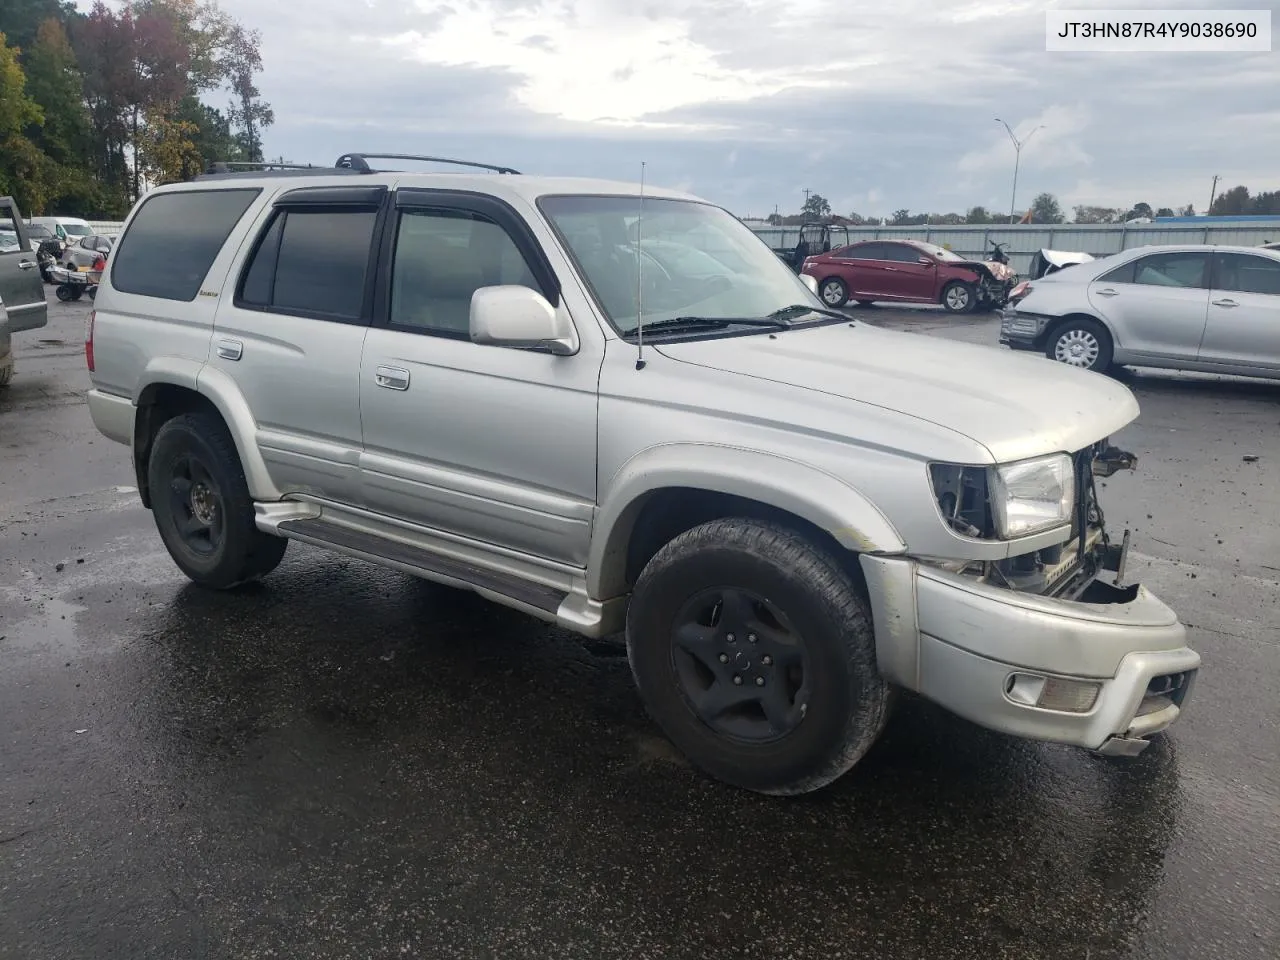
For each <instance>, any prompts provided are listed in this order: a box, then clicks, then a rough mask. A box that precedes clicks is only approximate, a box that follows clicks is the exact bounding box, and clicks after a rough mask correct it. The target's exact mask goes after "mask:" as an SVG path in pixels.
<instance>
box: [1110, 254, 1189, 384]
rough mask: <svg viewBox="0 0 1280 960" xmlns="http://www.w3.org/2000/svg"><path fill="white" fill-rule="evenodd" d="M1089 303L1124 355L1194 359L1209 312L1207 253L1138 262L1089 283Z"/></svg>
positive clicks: (1156, 256) (1159, 256)
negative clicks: (1108, 326)
mask: <svg viewBox="0 0 1280 960" xmlns="http://www.w3.org/2000/svg"><path fill="white" fill-rule="evenodd" d="M1089 302H1090V304H1092V305H1093V307H1094V309H1095V310H1097V311H1098V313H1099V314H1101V316H1102V317H1103V319H1104V320H1106V321H1107V322H1108V324H1109V325H1110V327H1111V330H1112V333H1113V334H1114V335H1115V339H1116V348H1117V350H1118V351H1120V352H1122V353H1123V354H1124V355H1125V356H1132V357H1134V358H1135V360H1137V359H1141V358H1142V357H1150V358H1151V359H1155V360H1173V361H1177V360H1195V359H1196V357H1197V356H1198V354H1199V352H1200V341H1201V340H1202V339H1203V338H1204V332H1205V322H1206V320H1207V317H1208V313H1209V254H1208V253H1207V252H1204V251H1200V250H1176V251H1172V252H1170V253H1153V254H1148V255H1147V256H1145V257H1138V258H1137V259H1136V260H1131V261H1129V262H1128V263H1125V264H1122V265H1121V266H1119V267H1117V268H1116V269H1114V270H1111V271H1109V272H1107V273H1104V274H1103V275H1102V276H1100V277H1098V278H1097V279H1096V280H1094V281H1093V282H1092V283H1090V284H1089Z"/></svg>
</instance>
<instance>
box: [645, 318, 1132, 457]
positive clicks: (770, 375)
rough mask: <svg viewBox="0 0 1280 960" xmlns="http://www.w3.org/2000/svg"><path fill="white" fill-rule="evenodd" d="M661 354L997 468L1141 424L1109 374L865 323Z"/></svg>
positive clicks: (667, 347)
mask: <svg viewBox="0 0 1280 960" xmlns="http://www.w3.org/2000/svg"><path fill="white" fill-rule="evenodd" d="M655 346H657V345H655ZM657 349H659V350H660V351H661V352H662V353H663V354H664V355H665V356H668V357H671V358H672V359H674V360H679V361H682V362H684V363H690V364H695V365H698V366H702V367H708V368H711V369H715V370H720V371H724V372H727V373H733V374H739V375H741V376H745V377H755V378H757V379H760V380H767V381H770V382H773V383H780V384H786V385H789V386H792V387H795V388H797V389H799V390H808V391H813V392H815V393H821V394H826V395H830V396H835V397H843V398H845V399H847V400H850V401H854V402H856V403H860V404H869V405H872V406H875V407H878V408H881V409H884V410H889V411H893V412H896V413H900V414H903V415H905V416H908V417H913V418H916V419H918V420H924V421H928V422H929V423H932V424H935V425H937V426H940V427H943V428H945V429H948V430H951V431H953V432H955V433H958V434H960V435H962V436H964V437H966V438H968V439H969V440H971V441H973V442H976V443H978V444H980V445H981V446H983V447H985V448H986V449H987V450H988V451H989V452H990V454H991V458H992V460H993V461H995V462H1008V461H1011V460H1022V459H1024V458H1026V457H1034V456H1038V455H1041V454H1046V453H1056V452H1059V451H1062V452H1074V451H1076V450H1080V449H1082V448H1084V447H1086V446H1088V445H1089V444H1092V443H1095V442H1097V441H1099V440H1102V439H1104V438H1106V437H1107V436H1109V435H1110V434H1111V433H1112V432H1114V431H1116V430H1119V429H1120V428H1121V427H1123V426H1124V425H1125V424H1127V423H1129V422H1130V421H1132V420H1133V419H1134V418H1135V417H1137V415H1138V402H1137V400H1136V399H1135V398H1134V396H1133V394H1132V393H1131V392H1130V391H1129V389H1128V388H1127V387H1125V386H1123V385H1122V384H1119V383H1116V382H1115V381H1114V380H1111V379H1110V378H1108V377H1104V376H1102V375H1101V374H1096V373H1089V372H1087V371H1083V370H1077V369H1075V368H1073V367H1068V366H1066V365H1065V364H1060V363H1055V362H1053V361H1051V360H1047V359H1045V358H1043V357H1038V356H1034V355H1028V354H1021V353H1013V352H1012V351H1008V350H1001V349H996V348H992V347H985V346H978V345H975V344H967V343H957V342H955V341H952V340H942V339H938V338H936V337H930V336H924V335H921V334H915V333H899V332H897V331H892V330H882V329H879V328H877V327H871V326H867V325H866V324H863V323H858V324H833V325H830V326H824V327H816V328H814V329H810V330H803V329H802V330H791V331H788V332H786V333H779V334H778V335H777V337H776V338H772V339H771V338H770V337H767V336H746V337H731V338H726V339H712V340H701V341H694V342H689V343H663V344H661V345H660V346H657ZM851 426H852V427H853V429H852V430H851V431H850V433H851V435H855V436H856V424H851Z"/></svg>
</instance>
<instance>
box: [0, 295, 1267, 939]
mask: <svg viewBox="0 0 1280 960" xmlns="http://www.w3.org/2000/svg"><path fill="white" fill-rule="evenodd" d="M86 313H87V308H86V307H83V306H81V305H69V306H67V305H56V304H55V305H54V307H53V310H52V320H51V323H50V325H49V326H48V327H46V328H45V329H43V330H40V331H34V332H31V333H26V334H20V335H18V336H17V337H15V341H16V348H17V351H18V361H17V362H18V367H17V376H16V378H15V380H14V383H13V385H12V387H11V389H10V390H9V391H8V392H7V393H0V957H3V958H10V957H12V958H24V960H25V958H40V960H45V958H108V957H111V958H114V957H128V958H142V957H157V958H159V957H165V958H169V957H183V958H186V957H210V958H223V957H228V958H229V957H237V958H238V957H324V958H329V957H334V958H337V957H351V958H372V957H401V956H412V957H477V958H479V957H494V958H507V957H511V958H525V957H529V958H534V957H537V958H542V957H546V958H556V960H567V958H578V957H581V958H612V957H627V958H640V957H644V958H647V957H663V958H686V957H688V958H704V957H705V958H712V957H714V958H719V957H797V958H798V957H821V958H837V957H876V958H881V957H884V958H898V957H902V958H921V960H925V958H928V960H934V958H951V957H955V958H982V960H988V958H1010V960H1013V958H1018V960H1021V958H1080V960H1084V958H1089V960H1102V958H1118V957H1125V958H1174V957H1196V958H1232V960H1237V958H1259V960H1262V958H1272V960H1273V958H1275V957H1277V956H1280V835H1278V830H1280V757H1278V756H1277V754H1278V752H1280V697H1278V696H1277V689H1278V687H1280V582H1278V581H1280V519H1278V518H1280V384H1264V383H1249V382H1245V381H1224V380H1215V379H1212V378H1203V377H1199V378H1193V377H1178V376H1169V375H1156V374H1145V375H1131V376H1129V377H1128V378H1127V380H1128V382H1129V384H1130V386H1131V387H1132V388H1133V389H1134V391H1135V392H1136V393H1137V395H1138V398H1139V400H1140V402H1141V404H1142V410H1143V412H1142V416H1141V418H1140V419H1139V421H1138V422H1137V423H1136V424H1134V425H1133V426H1131V427H1129V428H1127V429H1126V430H1125V431H1124V432H1123V434H1121V435H1120V436H1118V437H1117V438H1116V440H1117V441H1118V442H1119V444H1120V445H1121V446H1123V447H1125V448H1126V449H1129V450H1131V451H1133V452H1135V453H1137V454H1138V456H1139V465H1138V471H1137V473H1136V474H1132V475H1128V474H1125V475H1119V476H1116V477H1113V478H1111V479H1109V480H1107V481H1106V482H1105V486H1106V489H1105V490H1104V491H1103V496H1104V497H1105V501H1104V504H1105V506H1106V507H1107V518H1108V523H1109V525H1110V526H1111V527H1112V528H1113V530H1114V531H1117V532H1118V531H1120V530H1122V529H1123V528H1124V527H1126V526H1127V527H1130V528H1132V529H1133V530H1134V537H1135V540H1134V551H1135V552H1134V554H1133V555H1131V558H1130V570H1131V573H1132V575H1133V576H1134V577H1136V578H1140V579H1142V580H1144V581H1145V582H1146V583H1148V585H1150V586H1151V587H1152V588H1153V589H1154V590H1155V591H1156V592H1157V593H1158V594H1159V595H1160V596H1162V597H1163V598H1164V599H1165V600H1166V601H1167V602H1169V603H1170V604H1171V605H1172V606H1173V607H1174V608H1175V609H1177V610H1178V611H1179V613H1180V614H1181V615H1182V617H1183V618H1184V619H1185V621H1186V622H1187V623H1188V624H1189V625H1190V634H1191V639H1192V643H1193V645H1194V646H1195V647H1197V648H1198V649H1199V650H1200V651H1201V653H1202V654H1203V656H1204V660H1205V664H1204V669H1203V670H1202V672H1201V677H1200V680H1199V682H1198V685H1197V688H1196V691H1195V699H1194V702H1193V704H1192V705H1191V707H1190V709H1189V710H1188V712H1187V713H1186V715H1185V716H1184V717H1183V719H1182V720H1181V721H1180V723H1179V724H1178V725H1177V726H1176V727H1175V728H1174V730H1173V731H1172V732H1171V734H1169V735H1168V736H1165V737H1162V738H1160V739H1159V740H1158V741H1157V743H1156V745H1154V746H1153V747H1152V748H1151V749H1149V750H1148V751H1147V752H1146V753H1145V754H1144V755H1143V756H1142V757H1140V758H1138V759H1137V760H1131V761H1115V760H1104V759H1100V758H1096V757H1093V756H1091V755H1088V754H1086V753H1083V752H1079V751H1075V750H1071V749H1066V748H1060V747H1055V746H1046V745H1040V744H1033V743H1026V742H1021V741H1018V740H1014V739H1011V738H1007V737H1003V736H999V735H996V734H992V733H989V732H986V731H984V730H981V729H979V728H977V727H975V726H973V725H971V724H969V723H966V722H964V721H961V720H958V719H955V718H953V717H951V716H949V715H947V714H945V713H943V712H942V711H939V710H937V709H935V708H933V707H931V706H929V705H928V704H924V703H921V702H918V701H907V702H905V703H903V704H902V705H901V707H900V709H899V710H898V712H897V714H896V715H895V717H894V719H893V721H892V722H891V724H890V727H889V730H888V731H887V733H886V735H885V736H884V738H883V739H882V740H881V742H880V743H879V744H878V745H877V746H876V747H875V748H874V749H873V751H872V753H871V754H870V755H869V756H868V757H867V758H866V759H865V760H864V761H863V762H862V763H861V764H860V765H859V766H858V767H857V768H855V769H854V771H853V772H852V773H850V774H849V775H848V776H846V777H845V778H843V779H842V780H840V781H838V782H837V783H836V784H835V785H834V786H833V787H831V788H829V789H827V790H825V791H823V792H820V793H818V794H813V795H810V796H807V797H803V798H799V799H792V800H778V799H768V798H763V797H758V796H754V795H751V794H747V793H743V792H740V791H737V790H733V789H731V788H727V787H722V786H720V785H718V784H716V783H713V782H710V781H708V780H706V779H704V778H703V777H701V776H700V775H699V774H697V773H696V772H695V771H693V770H691V769H690V768H689V767H688V766H687V765H686V764H685V763H684V762H683V761H682V760H681V759H680V758H679V757H678V756H676V755H675V754H674V752H673V750H672V749H671V748H670V747H669V746H668V744H667V743H666V742H665V741H664V739H663V738H662V737H661V735H660V734H659V733H658V732H657V730H656V729H655V727H654V726H653V725H652V724H651V723H650V722H649V721H648V720H647V718H646V717H645V714H644V711H643V709H642V708H641V706H640V703H639V702H638V700H637V698H636V695H635V693H634V691H633V689H632V685H631V682H630V676H629V673H628V670H627V666H626V662H625V659H623V657H622V656H621V650H620V649H619V648H618V647H617V646H616V645H615V644H612V643H608V642H601V643H590V644H584V643H583V642H582V641H580V640H579V639H577V638H576V637H574V636H572V635H569V634H566V633H564V632H562V631H558V630H556V629H554V628H551V627H548V626H546V625H543V624H541V623H539V622H537V621H534V620H532V619H529V618H526V617H524V616H522V615H520V614H516V613H513V612H508V611H506V610H504V609H501V608H498V607H495V606H492V605H489V604H487V603H486V602H484V601H482V600H480V599H478V598H476V597H474V596H472V595H469V594H465V593H459V592H456V591H452V590H449V589H446V588H441V587H437V586H433V585H430V584H427V583H424V582H419V581H416V580H414V579H411V578H409V577H407V576H403V575H400V574H398V573H391V572H386V571H383V570H381V569H378V568H376V567H372V566H369V565H366V564H364V563H361V562H358V561H354V560H347V559H343V558H339V557H335V556H331V555H327V554H324V553H321V552H319V551H317V550H314V549H310V548H308V547H305V546H302V545H299V544H296V543H295V544H293V545H291V547H290V550H289V554H288V557H287V558H286V560H285V563H284V564H283V565H282V566H281V567H280V569H279V570H278V571H276V572H275V573H274V574H272V575H271V576H270V577H268V578H267V579H266V580H265V581H264V582H263V583H262V584H260V585H256V586H254V587H251V588H248V589H245V590H242V591H240V592H237V593H231V594H215V593H209V592H205V591H202V590H200V589H198V588H195V587H193V586H191V585H189V584H188V583H187V582H186V581H185V580H184V579H183V577H182V576H181V575H180V574H179V573H178V572H177V571H176V569H175V568H174V567H173V566H172V564H171V563H170V562H169V560H168V557H167V555H166V554H165V552H164V550H163V548H162V547H161V544H160V541H159V538H158V537H157V535H156V533H155V531H154V528H153V526H152V523H151V518H150V515H149V514H148V513H147V512H146V511H145V510H144V509H143V508H142V507H141V506H140V504H139V502H138V500H137V494H136V492H135V491H134V489H133V486H134V478H133V476H132V474H131V469H130V466H129V463H128V453H127V451H126V449H125V448H124V447H121V446H117V445H115V444H112V443H110V442H108V441H106V440H105V439H103V438H102V437H100V436H99V435H98V434H97V433H96V431H95V430H94V428H93V426H92V424H91V423H90V420H89V416H88V412H87V409H86V407H85V405H84V402H83V396H84V390H85V388H86V386H87V375H86V373H85V371H84V365H83V359H82V349H81V340H82V335H83V334H82V331H83V320H84V316H85V314H86ZM855 315H856V316H859V317H861V318H862V319H864V320H868V321H869V322H874V323H880V324H884V325H889V326H900V327H906V328H910V329H913V330H916V331H917V332H919V333H921V334H923V335H929V336H949V337H955V338H957V339H965V340H972V341H974V342H985V343H991V344H994V342H995V338H996V334H995V325H994V322H993V321H992V320H990V319H989V318H966V319H962V320H950V319H948V318H946V317H944V316H941V315H939V314H936V313H929V312H906V311H891V310H885V309H876V308H871V309H868V310H858V311H855ZM1246 457H1256V458H1257V459H1256V460H1251V461H1246V459H1245V458H1246Z"/></svg>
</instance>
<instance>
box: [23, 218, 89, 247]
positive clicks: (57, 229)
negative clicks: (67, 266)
mask: <svg viewBox="0 0 1280 960" xmlns="http://www.w3.org/2000/svg"><path fill="white" fill-rule="evenodd" d="M27 222H28V223H38V224H40V225H41V226H44V227H48V228H49V230H50V231H51V232H52V233H53V235H54V236H55V237H57V238H58V239H59V240H61V241H62V242H63V243H69V242H71V241H74V240H75V239H77V238H78V237H87V236H89V235H90V234H92V233H93V227H91V226H90V225H89V221H88V220H81V219H80V218H79V217H32V218H31V219H30V220H28V221H27Z"/></svg>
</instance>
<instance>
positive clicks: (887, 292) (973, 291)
mask: <svg viewBox="0 0 1280 960" xmlns="http://www.w3.org/2000/svg"><path fill="white" fill-rule="evenodd" d="M800 272H801V273H806V274H808V275H809V276H811V277H813V278H814V279H815V280H817V281H818V293H819V295H820V296H821V297H822V299H823V301H824V302H825V303H826V304H827V305H829V306H832V307H841V306H844V305H845V304H846V303H847V302H848V301H850V300H854V301H856V302H857V303H859V304H862V305H864V306H865V305H866V304H869V303H873V302H875V301H877V300H887V301H893V302H895V303H940V304H942V306H943V307H944V308H945V309H946V310H947V311H948V312H949V313H969V312H970V311H972V310H976V309H979V308H987V309H990V308H993V307H997V306H999V305H1000V303H1001V301H1002V300H1003V299H1004V298H1005V297H1007V295H1008V290H1007V289H1006V287H1007V283H1006V282H1005V281H1003V280H997V279H996V278H995V277H994V276H993V275H992V273H991V270H990V268H989V267H988V266H987V265H986V264H983V263H979V262H977V261H975V260H966V259H965V258H964V257H961V256H958V255H957V254H954V253H952V252H951V251H950V250H946V249H944V248H942V247H939V246H937V245H936V244H932V243H924V242H923V241H919V240H864V241H861V242H859V243H852V244H850V245H849V246H847V247H840V248H838V249H836V250H832V251H831V252H830V253H823V254H820V255H819V256H816V257H809V258H808V259H807V260H805V262H804V266H803V267H801V269H800Z"/></svg>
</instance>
